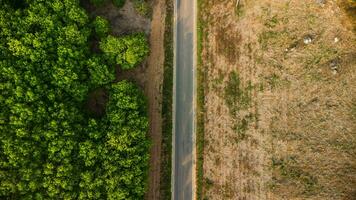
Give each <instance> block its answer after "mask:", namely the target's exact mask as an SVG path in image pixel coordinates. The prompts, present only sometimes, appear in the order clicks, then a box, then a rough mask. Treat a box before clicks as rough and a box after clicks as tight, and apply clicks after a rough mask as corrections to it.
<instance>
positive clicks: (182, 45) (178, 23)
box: [172, 0, 195, 200]
mask: <svg viewBox="0 0 356 200" xmlns="http://www.w3.org/2000/svg"><path fill="white" fill-rule="evenodd" d="M175 6H176V7H175V31H174V33H175V36H174V37H175V38H174V40H175V42H174V44H175V49H174V50H175V69H174V97H173V99H174V101H173V103H174V105H173V107H174V113H173V115H174V119H173V123H174V124H173V130H174V132H173V140H174V141H173V177H172V183H173V195H172V197H173V199H174V200H192V199H193V197H194V189H193V187H194V181H193V180H194V177H193V176H194V171H193V166H194V145H195V144H194V138H195V136H194V134H195V132H194V122H195V119H194V116H195V114H194V92H195V90H194V87H195V86H194V85H195V81H194V78H195V70H194V68H195V66H194V65H195V51H194V46H195V45H194V44H195V41H194V38H195V37H194V34H195V21H194V19H195V0H175Z"/></svg>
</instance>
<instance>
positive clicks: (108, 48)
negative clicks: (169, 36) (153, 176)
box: [0, 0, 150, 200]
mask: <svg viewBox="0 0 356 200" xmlns="http://www.w3.org/2000/svg"><path fill="white" fill-rule="evenodd" d="M97 2H100V1H97ZM117 2H121V1H117ZM93 41H98V44H97V46H98V47H99V49H100V51H93V50H92V47H91V46H92V42H93ZM148 52H149V49H148V42H147V39H146V36H145V35H144V34H141V33H135V34H131V35H126V36H120V37H115V36H112V35H110V26H109V22H108V21H107V20H106V19H105V18H103V17H96V18H94V19H92V18H90V17H89V16H88V13H86V11H85V10H84V9H83V8H82V7H81V6H80V2H79V0H0V92H1V93H0V110H1V113H0V132H1V133H0V199H5V200H6V199H21V200H22V199H24V200H26V199H31V200H32V199H35V200H40V199H115V200H120V199H126V200H130V199H135V200H137V199H142V198H143V195H144V193H145V190H146V187H147V170H148V159H149V146H150V141H149V138H148V137H147V130H148V117H147V105H146V104H147V103H146V98H145V97H144V95H143V92H142V91H141V89H140V88H138V87H137V86H136V85H135V84H134V83H131V82H129V81H120V82H116V81H115V68H116V66H120V67H121V68H122V70H128V69H132V68H134V67H135V66H137V65H138V64H139V63H141V62H142V61H143V59H144V58H145V57H146V56H147V54H148ZM93 99H94V100H93ZM98 99H99V100H98ZM97 101H100V102H97ZM88 102H89V103H88ZM93 102H94V103H93ZM93 104H98V105H101V106H102V108H100V109H101V110H102V111H101V112H97V111H95V109H94V110H93V109H91V108H90V107H91V106H93Z"/></svg>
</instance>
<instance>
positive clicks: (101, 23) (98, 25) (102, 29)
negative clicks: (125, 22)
mask: <svg viewBox="0 0 356 200" xmlns="http://www.w3.org/2000/svg"><path fill="white" fill-rule="evenodd" d="M94 27H95V33H96V35H97V36H99V37H100V38H103V37H106V36H107V35H108V32H109V31H110V24H109V22H108V21H107V20H106V19H105V18H103V17H100V16H97V17H96V18H95V20H94Z"/></svg>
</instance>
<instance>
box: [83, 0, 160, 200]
mask: <svg viewBox="0 0 356 200" xmlns="http://www.w3.org/2000/svg"><path fill="white" fill-rule="evenodd" d="M151 5H152V10H153V15H152V16H153V17H152V20H151V21H150V20H149V19H147V18H144V17H142V16H141V15H139V14H138V13H137V12H136V11H135V9H134V7H133V4H132V2H131V1H129V0H127V1H126V4H125V5H124V7H123V8H121V9H117V8H116V7H115V6H114V5H113V4H112V3H111V1H108V3H106V4H105V5H103V6H101V7H94V6H92V5H90V4H89V3H88V2H87V1H83V6H84V7H85V8H86V9H87V10H88V11H89V13H90V14H91V15H92V16H96V15H100V16H103V17H105V18H106V19H108V20H109V22H110V24H111V29H112V34H113V35H123V34H128V33H134V32H145V33H146V34H147V35H149V43H150V55H149V57H148V58H147V59H146V60H145V61H144V62H143V63H142V64H141V65H140V66H137V67H136V68H135V69H133V70H128V71H123V70H121V69H120V68H119V67H118V68H117V69H116V81H119V80H123V79H128V80H131V81H133V82H136V83H137V84H138V85H139V86H140V87H141V88H142V89H143V90H144V93H145V95H146V96H147V97H148V106H149V123H150V129H149V135H150V137H151V141H152V147H151V154H150V155H151V159H150V170H149V180H148V181H149V184H148V191H147V194H146V197H145V199H148V200H157V199H159V196H160V165H161V163H160V159H161V141H162V139H161V134H162V119H161V107H162V105H161V102H162V81H163V62H164V46H163V44H164V28H165V27H164V25H165V24H164V23H165V1H164V0H152V2H151ZM93 45H95V44H93Z"/></svg>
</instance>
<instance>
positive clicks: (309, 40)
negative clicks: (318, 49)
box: [303, 35, 313, 44]
mask: <svg viewBox="0 0 356 200" xmlns="http://www.w3.org/2000/svg"><path fill="white" fill-rule="evenodd" d="M303 41H304V44H310V43H311V42H312V41H313V38H312V37H311V36H310V35H307V36H305V37H304V39H303Z"/></svg>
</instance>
